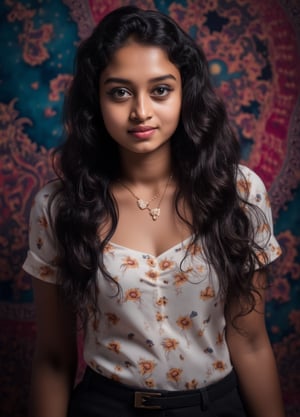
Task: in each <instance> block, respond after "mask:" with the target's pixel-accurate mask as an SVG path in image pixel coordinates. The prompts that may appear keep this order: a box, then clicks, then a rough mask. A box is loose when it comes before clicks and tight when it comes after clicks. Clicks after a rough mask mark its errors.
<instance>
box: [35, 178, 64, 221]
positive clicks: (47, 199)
mask: <svg viewBox="0 0 300 417" xmlns="http://www.w3.org/2000/svg"><path fill="white" fill-rule="evenodd" d="M61 188H62V185H61V181H60V180H54V181H50V182H49V183H47V184H46V185H45V186H44V187H43V188H41V189H40V190H39V191H38V192H37V194H36V195H35V197H34V200H33V204H32V211H33V212H36V213H44V214H49V212H50V210H51V212H52V207H53V208H54V207H55V204H51V203H54V201H55V198H56V196H57V195H58V193H59V191H60V190H61Z"/></svg>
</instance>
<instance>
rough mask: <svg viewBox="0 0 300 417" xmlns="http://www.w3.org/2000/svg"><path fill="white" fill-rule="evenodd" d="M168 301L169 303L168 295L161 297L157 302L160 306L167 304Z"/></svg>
mask: <svg viewBox="0 0 300 417" xmlns="http://www.w3.org/2000/svg"><path fill="white" fill-rule="evenodd" d="M167 303H168V299H167V297H160V298H159V299H158V300H157V301H156V304H157V305H158V306H165V305H167Z"/></svg>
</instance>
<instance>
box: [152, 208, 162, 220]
mask: <svg viewBox="0 0 300 417" xmlns="http://www.w3.org/2000/svg"><path fill="white" fill-rule="evenodd" d="M149 214H150V216H151V217H152V220H153V221H155V220H157V219H158V218H159V215H160V208H153V209H150V210H149Z"/></svg>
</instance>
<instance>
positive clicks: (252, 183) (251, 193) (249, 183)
mask: <svg viewBox="0 0 300 417" xmlns="http://www.w3.org/2000/svg"><path fill="white" fill-rule="evenodd" d="M237 190H238V193H239V195H240V196H241V197H242V198H244V199H246V200H248V201H249V202H250V203H253V204H259V203H260V202H261V201H262V200H267V201H268V193H267V190H266V186H265V184H264V182H263V180H262V179H261V178H260V176H259V175H257V174H256V173H255V172H254V171H253V170H252V169H250V168H248V167H247V166H245V165H241V164H240V165H239V166H238V171H237Z"/></svg>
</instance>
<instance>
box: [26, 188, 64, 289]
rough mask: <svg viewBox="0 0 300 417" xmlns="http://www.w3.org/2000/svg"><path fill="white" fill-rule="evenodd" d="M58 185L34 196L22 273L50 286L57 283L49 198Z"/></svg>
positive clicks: (55, 244) (56, 250)
mask: <svg viewBox="0 0 300 417" xmlns="http://www.w3.org/2000/svg"><path fill="white" fill-rule="evenodd" d="M58 184H59V182H58V181H54V182H51V183H49V184H47V185H46V186H45V187H44V188H42V189H41V190H40V191H39V192H38V193H37V195H36V196H35V199H34V202H33V205H32V208H31V212H30V220H29V250H28V252H27V257H26V259H25V262H24V264H23V269H24V271H26V272H28V273H29V274H30V275H32V276H33V277H35V278H38V279H40V280H42V281H45V282H49V283H52V284H57V283H58V268H57V259H58V249H57V247H58V246H57V243H56V239H55V235H54V233H53V228H52V226H51V217H50V208H49V198H50V197H51V195H53V193H54V192H55V191H56V190H57V187H58ZM52 206H53V205H52ZM51 214H53V213H52V210H51Z"/></svg>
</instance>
